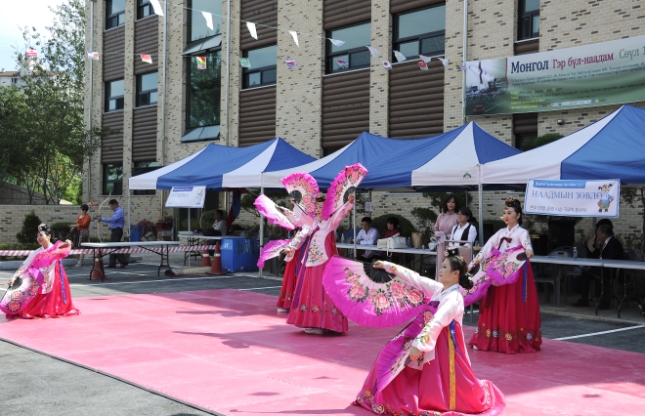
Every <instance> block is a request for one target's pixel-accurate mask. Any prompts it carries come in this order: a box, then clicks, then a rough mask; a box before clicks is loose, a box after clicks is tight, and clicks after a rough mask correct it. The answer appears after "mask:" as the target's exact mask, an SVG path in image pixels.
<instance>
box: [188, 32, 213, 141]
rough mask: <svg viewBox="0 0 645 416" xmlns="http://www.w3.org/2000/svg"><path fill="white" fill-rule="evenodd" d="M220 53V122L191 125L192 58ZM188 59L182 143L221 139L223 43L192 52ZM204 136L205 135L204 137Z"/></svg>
mask: <svg viewBox="0 0 645 416" xmlns="http://www.w3.org/2000/svg"><path fill="white" fill-rule="evenodd" d="M217 53H219V54H220V58H219V61H220V67H219V71H220V72H219V76H218V78H219V80H220V86H219V97H218V101H217V104H218V108H219V110H218V114H217V118H218V123H217V124H207V125H200V126H191V125H190V121H191V120H190V119H191V112H190V105H191V101H192V93H191V88H192V87H191V86H192V81H191V78H192V77H191V68H190V65H192V62H191V61H192V60H193V59H194V58H195V57H196V56H204V55H210V54H217ZM186 58H187V61H188V65H189V67H188V70H187V71H186V108H185V112H184V114H185V115H186V123H185V125H184V127H185V130H184V135H183V136H182V138H181V140H180V141H181V142H182V143H193V142H198V141H211V140H219V134H220V129H219V127H220V126H221V124H222V114H221V113H222V106H221V99H222V73H221V69H222V65H221V64H222V48H221V45H220V46H218V47H217V48H212V49H208V50H203V51H199V52H195V53H191V54H189V55H186ZM213 131H217V134H216V135H213V134H212V132H213ZM202 136H205V137H203V138H202Z"/></svg>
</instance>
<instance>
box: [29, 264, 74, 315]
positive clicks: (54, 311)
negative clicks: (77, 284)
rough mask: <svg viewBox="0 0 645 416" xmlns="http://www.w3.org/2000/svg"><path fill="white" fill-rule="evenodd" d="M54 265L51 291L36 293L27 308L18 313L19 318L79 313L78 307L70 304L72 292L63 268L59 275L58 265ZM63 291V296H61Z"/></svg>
mask: <svg viewBox="0 0 645 416" xmlns="http://www.w3.org/2000/svg"><path fill="white" fill-rule="evenodd" d="M54 267H55V270H56V275H55V281H54V285H53V287H52V290H51V292H49V293H45V294H42V293H41V294H38V295H36V296H35V297H34V298H33V299H32V300H31V302H29V305H27V308H25V309H24V310H23V311H22V312H21V313H20V314H19V315H18V316H19V317H20V318H24V319H32V318H58V317H61V316H70V315H78V314H79V311H78V309H76V308H75V307H74V305H73V304H72V293H71V291H70V290H69V282H68V281H67V274H66V273H65V269H62V270H63V273H62V275H61V273H60V270H61V268H60V267H59V265H58V264H56V265H54ZM61 282H62V284H61ZM63 293H64V294H65V296H63Z"/></svg>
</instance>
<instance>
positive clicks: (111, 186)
mask: <svg viewBox="0 0 645 416" xmlns="http://www.w3.org/2000/svg"><path fill="white" fill-rule="evenodd" d="M110 194H112V195H122V194H123V164H121V163H118V164H117V163H105V164H103V195H110Z"/></svg>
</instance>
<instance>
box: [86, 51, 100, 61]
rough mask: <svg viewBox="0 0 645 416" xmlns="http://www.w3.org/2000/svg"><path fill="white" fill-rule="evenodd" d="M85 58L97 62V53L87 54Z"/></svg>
mask: <svg viewBox="0 0 645 416" xmlns="http://www.w3.org/2000/svg"><path fill="white" fill-rule="evenodd" d="M87 57H88V58H90V59H93V60H95V61H98V60H99V53H98V52H88V53H87Z"/></svg>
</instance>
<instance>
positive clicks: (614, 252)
mask: <svg viewBox="0 0 645 416" xmlns="http://www.w3.org/2000/svg"><path fill="white" fill-rule="evenodd" d="M587 248H588V249H589V254H588V256H587V257H590V258H595V259H605V260H623V256H624V250H623V245H622V244H621V243H620V241H618V240H617V239H616V237H614V226H613V225H612V223H611V221H609V220H601V221H599V222H598V224H596V240H595V244H594V242H592V241H588V247H587ZM600 275H601V274H600V270H597V271H596V274H594V273H589V272H583V273H582V274H581V275H580V294H581V295H582V296H581V297H580V299H579V300H578V301H577V302H576V303H574V304H573V306H589V286H590V284H591V279H594V278H597V277H598V276H600ZM599 283H600V281H599V280H597V281H596V286H597V287H598V286H599ZM608 308H609V300H608V299H605V300H603V302H602V303H601V304H600V309H608Z"/></svg>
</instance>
